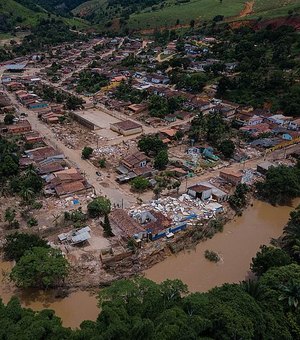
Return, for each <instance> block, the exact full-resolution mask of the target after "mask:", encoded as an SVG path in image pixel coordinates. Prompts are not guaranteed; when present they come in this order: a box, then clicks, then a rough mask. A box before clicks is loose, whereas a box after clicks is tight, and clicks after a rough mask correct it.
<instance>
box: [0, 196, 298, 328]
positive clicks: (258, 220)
mask: <svg viewBox="0 0 300 340" xmlns="http://www.w3.org/2000/svg"><path fill="white" fill-rule="evenodd" d="M299 203H300V200H297V201H296V202H295V203H294V205H293V206H296V205H297V204H299ZM292 209H293V207H273V206H271V205H269V204H267V203H264V202H260V201H256V200H255V201H254V202H253V205H252V206H249V207H248V208H247V209H246V210H245V211H244V213H243V215H242V216H241V217H235V218H234V219H233V220H232V221H230V222H228V223H227V224H226V225H225V227H224V231H223V233H218V234H216V235H215V236H214V237H213V238H212V239H208V240H206V241H205V242H200V243H199V244H198V245H197V246H196V247H194V248H193V249H192V250H186V251H182V252H180V253H178V254H177V255H171V256H168V257H167V258H165V259H164V260H163V261H161V262H159V263H157V264H154V265H153V266H152V267H151V268H150V269H148V270H146V271H145V272H144V273H145V277H147V278H149V279H151V280H153V281H156V282H161V281H163V280H165V279H176V278H178V279H181V280H182V281H183V282H185V283H186V284H187V285H188V287H189V290H190V291H192V292H193V291H207V290H209V289H210V288H212V287H214V286H216V285H221V284H223V283H225V282H229V283H231V282H239V281H241V280H243V279H245V277H247V275H248V274H249V265H250V262H251V259H252V257H253V256H255V254H256V252H257V251H258V249H259V246H260V245H261V244H268V243H269V242H270V240H271V238H277V237H279V236H280V235H281V233H282V230H283V227H284V225H285V223H286V222H287V220H288V218H289V213H290V211H291V210H292ZM206 249H209V250H213V251H216V252H218V253H219V254H220V255H221V258H222V260H221V261H220V262H219V263H217V264H215V263H212V262H209V261H207V260H206V259H205V257H204V251H205V250H206ZM9 266H11V264H9V263H7V262H2V263H0V269H4V270H8V269H9ZM0 295H1V297H2V298H3V300H4V302H7V301H8V300H9V298H10V297H11V296H12V295H17V296H18V297H19V298H20V300H21V302H22V305H24V306H26V307H30V308H33V309H36V310H40V309H43V308H50V309H54V310H55V312H56V314H57V315H58V316H60V317H61V318H62V320H63V324H64V325H65V326H70V327H78V326H79V325H80V323H81V322H82V321H83V320H86V319H90V320H95V319H96V318H97V316H98V314H99V309H98V307H97V300H96V295H95V294H93V291H90V290H85V291H81V290H78V291H75V292H71V293H70V294H69V295H68V296H67V297H66V298H63V299H57V298H55V293H54V292H51V291H49V292H43V293H40V292H37V291H31V292H30V291H29V292H28V291H26V292H20V291H19V290H16V289H15V288H14V287H12V286H10V285H7V284H5V285H4V284H3V283H2V284H1V287H0Z"/></svg>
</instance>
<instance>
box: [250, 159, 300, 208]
mask: <svg viewBox="0 0 300 340" xmlns="http://www.w3.org/2000/svg"><path fill="white" fill-rule="evenodd" d="M256 187H257V190H258V194H259V195H260V196H261V197H262V198H263V199H265V200H267V201H269V202H270V203H271V204H274V205H276V204H288V203H290V202H291V200H292V199H294V198H296V197H299V196H300V169H299V168H298V167H291V166H285V165H280V166H278V167H271V168H270V169H269V170H268V172H267V174H266V178H265V181H264V182H259V183H257V186H256Z"/></svg>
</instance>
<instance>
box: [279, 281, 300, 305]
mask: <svg viewBox="0 0 300 340" xmlns="http://www.w3.org/2000/svg"><path fill="white" fill-rule="evenodd" d="M280 290H281V291H282V295H280V296H279V300H280V301H287V304H288V307H289V308H292V309H294V310H295V309H298V307H299V302H300V284H299V282H294V281H293V280H291V281H289V282H288V283H287V284H286V285H281V286H280Z"/></svg>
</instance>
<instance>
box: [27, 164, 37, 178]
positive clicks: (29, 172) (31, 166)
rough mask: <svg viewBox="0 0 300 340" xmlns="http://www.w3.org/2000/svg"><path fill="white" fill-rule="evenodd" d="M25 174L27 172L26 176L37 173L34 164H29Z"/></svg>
mask: <svg viewBox="0 0 300 340" xmlns="http://www.w3.org/2000/svg"><path fill="white" fill-rule="evenodd" d="M25 174H26V176H30V175H33V176H35V175H36V171H35V167H34V166H33V164H29V165H28V167H27V169H26V172H25Z"/></svg>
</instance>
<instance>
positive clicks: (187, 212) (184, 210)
mask: <svg viewBox="0 0 300 340" xmlns="http://www.w3.org/2000/svg"><path fill="white" fill-rule="evenodd" d="M208 203H210V202H208ZM145 210H156V211H159V212H161V213H162V214H164V215H165V216H167V217H169V218H171V219H172V221H173V223H178V222H182V221H184V220H187V219H193V218H198V219H200V218H205V219H209V218H212V217H214V216H215V213H214V211H213V210H211V209H210V207H208V206H207V204H206V203H204V202H202V201H201V200H199V199H193V198H191V197H190V196H189V195H187V194H183V195H181V196H180V197H179V198H178V199H177V198H173V197H166V198H159V199H158V200H152V201H150V202H149V203H144V204H142V205H141V206H139V207H133V208H131V209H130V211H129V215H130V216H132V217H133V218H137V217H138V216H139V215H140V214H141V213H142V212H143V211H145Z"/></svg>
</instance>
